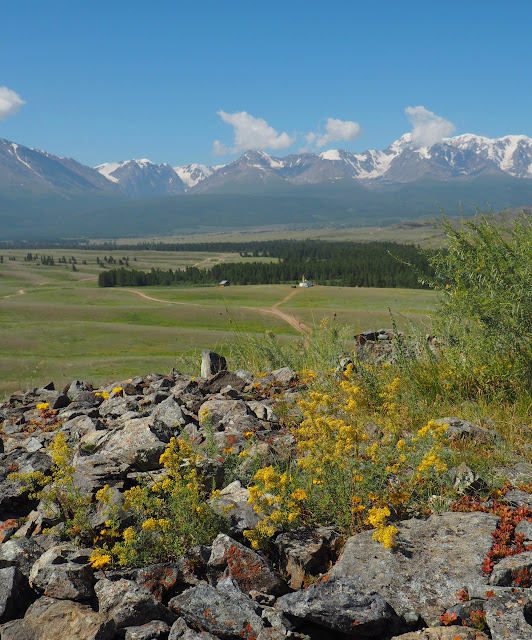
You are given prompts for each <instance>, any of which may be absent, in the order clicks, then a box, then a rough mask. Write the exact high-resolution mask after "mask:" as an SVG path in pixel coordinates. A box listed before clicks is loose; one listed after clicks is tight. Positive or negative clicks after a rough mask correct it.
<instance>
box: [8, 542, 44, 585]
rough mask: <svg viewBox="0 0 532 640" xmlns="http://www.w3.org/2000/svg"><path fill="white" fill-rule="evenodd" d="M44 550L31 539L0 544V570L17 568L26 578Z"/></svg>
mask: <svg viewBox="0 0 532 640" xmlns="http://www.w3.org/2000/svg"><path fill="white" fill-rule="evenodd" d="M44 551H45V550H44V549H43V548H42V547H41V546H40V545H39V544H38V543H37V542H35V540H33V539H31V538H18V537H17V538H11V539H10V540H7V541H6V542H3V543H2V544H0V568H5V567H18V568H19V570H20V572H21V573H22V574H23V575H25V576H26V577H28V576H29V575H30V571H31V568H32V567H33V564H34V563H35V561H36V560H37V559H38V558H40V557H41V556H42V554H43V553H44Z"/></svg>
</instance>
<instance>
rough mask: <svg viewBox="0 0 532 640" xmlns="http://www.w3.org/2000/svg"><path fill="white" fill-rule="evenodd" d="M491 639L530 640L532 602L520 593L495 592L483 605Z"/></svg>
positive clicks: (531, 636) (531, 635)
mask: <svg viewBox="0 0 532 640" xmlns="http://www.w3.org/2000/svg"><path fill="white" fill-rule="evenodd" d="M484 612H485V614H486V622H487V624H488V627H489V630H490V632H491V637H492V640H507V639H508V638H511V640H530V638H532V626H531V624H530V623H529V621H530V620H531V614H532V602H531V601H530V599H529V598H528V597H527V596H525V595H524V594H522V593H505V594H500V595H499V594H495V596H494V597H492V598H488V600H487V601H486V604H485V605H484Z"/></svg>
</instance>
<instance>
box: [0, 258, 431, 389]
mask: <svg viewBox="0 0 532 640" xmlns="http://www.w3.org/2000/svg"><path fill="white" fill-rule="evenodd" d="M0 253H1V254H2V255H3V256H4V260H3V263H0V354H1V355H0V396H5V395H6V394H8V393H10V392H13V391H16V390H19V389H24V388H29V387H32V386H39V385H43V384H46V383H48V382H50V381H51V380H53V381H54V382H55V383H56V385H62V384H66V383H67V382H69V381H71V380H72V379H74V378H82V379H85V380H88V381H92V382H94V383H99V382H105V381H108V380H119V379H123V378H125V377H128V376H131V375H136V374H144V373H147V372H149V371H160V372H166V371H169V370H170V369H171V368H172V367H173V366H177V367H178V368H179V367H181V368H183V369H185V368H186V366H185V365H184V364H183V363H182V362H180V361H179V358H180V357H181V356H183V355H184V356H194V355H196V354H197V353H198V351H200V350H201V349H204V348H209V349H214V350H218V351H221V352H223V353H224V354H225V355H226V356H228V357H229V358H231V354H232V352H233V350H232V344H234V341H235V340H236V339H239V340H241V339H242V336H245V335H255V336H259V335H262V334H263V333H264V332H265V331H267V330H269V331H272V332H273V333H274V334H275V335H277V336H279V338H280V339H281V340H298V339H302V338H301V331H300V330H298V328H299V329H301V325H299V324H298V323H303V324H304V325H307V326H309V327H312V326H313V325H314V324H318V323H319V322H320V321H321V319H322V318H323V317H325V316H331V317H333V316H334V317H335V318H336V321H337V322H338V323H339V324H340V325H346V326H348V327H349V332H350V333H353V334H354V333H356V332H358V331H361V330H364V329H370V328H379V327H381V326H389V325H390V316H389V311H388V309H391V310H392V312H393V314H394V317H395V319H396V322H397V324H398V326H399V327H400V328H407V327H408V324H409V321H410V320H412V321H414V322H415V323H416V324H418V325H421V326H423V325H424V324H425V323H426V322H427V321H428V316H427V312H429V311H430V309H431V307H432V305H433V302H434V294H433V293H432V292H429V291H422V290H406V289H363V288H342V287H313V288H309V289H302V288H297V289H292V288H291V287H290V286H288V285H258V286H238V287H236V286H232V287H227V288H218V287H195V288H192V287H182V288H167V287H151V288H147V287H146V288H144V287H143V288H139V289H136V290H131V289H118V288H116V289H114V288H106V289H102V288H99V287H98V286H97V282H96V279H97V276H98V273H99V272H100V271H101V268H100V267H99V266H98V265H97V261H96V259H97V258H100V259H101V260H103V258H104V254H103V252H101V251H94V250H81V249H78V250H63V249H58V250H49V249H48V250H43V251H39V250H33V251H32V253H34V254H35V253H38V254H39V255H40V254H44V255H52V256H53V257H54V259H55V261H56V265H55V266H44V265H41V264H40V261H38V262H36V261H33V262H25V261H24V257H25V256H26V253H27V251H23V250H7V249H4V250H1V251H0ZM63 255H65V256H66V258H67V260H68V259H69V258H70V257H74V258H75V259H76V263H77V264H76V268H77V271H73V270H72V265H71V264H67V265H60V264H57V261H58V259H59V258H61V257H62V256H63ZM111 255H112V256H113V258H114V259H116V260H117V261H118V260H119V259H120V258H124V257H127V258H129V260H130V266H132V267H135V268H138V269H150V268H152V267H157V268H161V269H170V268H171V269H176V268H179V267H185V266H187V265H196V266H201V267H206V266H208V265H212V264H215V263H217V262H218V263H220V262H221V263H223V262H226V261H235V260H239V259H240V257H239V255H238V254H229V253H219V254H214V253H200V252H186V253H185V252H157V251H139V252H134V251H120V250H117V251H113V252H107V256H108V257H109V256H111ZM10 257H14V258H15V260H10V259H9V258H10ZM135 258H136V260H135ZM258 259H261V258H258ZM248 260H249V258H248ZM84 261H85V262H86V264H83V262H84ZM235 332H236V333H235ZM196 360H197V361H199V358H196ZM233 364H234V366H241V365H242V363H240V362H238V363H237V362H235V363H233ZM187 366H188V367H189V368H190V366H191V365H190V363H187Z"/></svg>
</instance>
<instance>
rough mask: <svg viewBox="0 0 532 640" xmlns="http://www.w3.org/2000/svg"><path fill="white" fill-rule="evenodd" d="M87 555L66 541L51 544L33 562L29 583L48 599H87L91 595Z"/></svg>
mask: <svg viewBox="0 0 532 640" xmlns="http://www.w3.org/2000/svg"><path fill="white" fill-rule="evenodd" d="M89 557H90V550H83V549H77V548H76V547H74V546H73V545H70V544H64V545H59V546H54V547H51V548H50V549H48V551H46V552H45V553H43V555H42V556H41V557H40V558H39V559H38V560H37V561H36V562H35V564H34V565H33V567H32V569H31V572H30V576H29V579H30V584H31V586H32V587H33V588H34V589H36V590H37V591H41V592H44V595H46V596H50V597H51V598H56V599H58V600H78V601H82V602H88V601H89V600H91V599H92V598H93V596H94V590H93V584H94V577H93V570H92V568H91V566H90V563H89Z"/></svg>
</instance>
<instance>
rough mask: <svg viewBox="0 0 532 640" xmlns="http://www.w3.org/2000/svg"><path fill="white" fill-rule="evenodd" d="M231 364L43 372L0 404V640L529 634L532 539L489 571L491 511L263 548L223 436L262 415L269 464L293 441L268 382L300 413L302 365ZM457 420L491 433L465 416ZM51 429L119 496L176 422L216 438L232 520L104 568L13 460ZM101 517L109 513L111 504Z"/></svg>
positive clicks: (231, 441) (155, 462)
mask: <svg viewBox="0 0 532 640" xmlns="http://www.w3.org/2000/svg"><path fill="white" fill-rule="evenodd" d="M219 366H220V363H219V362H218V363H217V362H216V359H215V358H213V359H209V358H207V360H206V361H205V363H204V368H203V370H202V375H203V377H202V378H198V379H194V378H191V377H190V376H188V375H183V374H179V373H177V372H175V371H173V372H172V373H171V374H170V375H167V376H162V375H158V374H150V375H148V376H145V377H137V378H133V379H131V380H127V381H122V382H121V383H119V387H120V389H121V390H120V392H116V391H115V392H114V393H113V389H116V387H117V384H116V383H115V384H113V385H109V386H108V387H103V388H101V389H93V388H92V387H91V386H90V385H89V384H85V383H83V382H80V381H75V382H73V383H72V384H71V385H69V386H68V387H66V388H65V389H63V390H61V391H56V390H54V388H53V385H48V387H47V388H44V389H34V390H32V391H29V392H27V393H23V394H16V395H12V396H11V397H10V398H8V399H7V400H6V401H5V402H4V404H3V405H1V408H0V427H1V428H0V436H1V439H0V540H1V542H0V639H1V640H55V639H59V638H60V639H62V640H107V639H108V640H112V639H114V638H117V639H118V638H120V639H126V640H151V639H156V638H157V639H163V640H164V639H169V640H177V639H178V638H182V639H183V640H196V639H197V640H200V639H201V640H209V639H211V638H225V639H228V640H232V639H237V638H244V639H246V640H270V639H271V640H278V639H281V638H299V639H301V640H329V639H333V638H376V639H382V640H390V639H392V638H395V639H396V640H397V639H399V638H401V639H402V640H414V639H425V640H436V639H438V640H459V639H461V640H473V639H476V640H482V639H484V638H489V637H491V638H493V639H494V640H499V639H503V638H505V639H507V638H510V639H512V640H521V639H522V640H524V639H530V638H532V595H531V589H529V588H528V587H526V586H523V585H528V584H530V579H529V578H530V577H531V576H532V551H525V552H524V553H520V554H518V555H511V556H509V557H507V558H504V559H503V560H501V561H500V562H499V563H498V564H497V565H496V566H495V568H494V570H493V572H492V573H491V575H490V576H488V575H486V574H485V573H484V572H483V570H482V567H483V562H484V561H485V558H486V555H487V553H488V552H489V551H490V549H491V548H492V547H493V544H494V538H493V535H492V533H493V532H494V531H495V529H496V527H497V524H498V520H499V518H498V516H497V515H495V514H493V513H482V512H472V513H458V512H457V513H454V512H453V513H444V514H443V515H432V516H430V517H429V518H427V519H425V520H421V519H412V520H408V521H404V522H401V523H396V524H397V528H398V530H399V534H398V536H397V541H398V545H397V547H396V548H394V549H393V550H387V549H385V548H384V547H383V546H381V545H380V544H378V543H377V542H375V541H374V540H373V538H372V533H371V531H367V532H362V533H359V534H356V535H354V536H352V537H350V538H349V539H348V540H347V541H345V544H343V542H344V541H341V540H340V538H339V535H338V533H337V532H335V531H334V530H333V529H332V528H327V527H321V528H318V529H314V530H302V529H298V530H295V531H290V532H284V533H281V534H279V535H277V537H276V538H274V540H273V544H272V549H273V551H271V552H270V553H269V554H267V555H266V554H263V553H257V552H255V551H253V550H251V549H250V548H249V547H248V546H247V545H246V544H245V540H244V538H243V536H242V533H243V531H244V530H245V529H249V528H253V527H254V526H255V525H256V524H257V522H258V518H259V516H258V515H257V514H256V513H255V512H254V511H253V509H252V507H251V506H250V505H249V504H248V501H247V500H248V497H249V492H248V490H247V489H246V487H245V486H242V484H241V483H240V482H239V481H238V480H235V481H233V482H230V483H229V484H228V483H227V478H225V477H224V476H225V474H226V470H225V469H224V466H223V463H221V462H220V461H219V460H218V458H217V457H216V456H213V455H212V447H214V448H216V447H219V448H222V447H227V446H228V445H230V446H231V447H235V449H236V451H238V450H241V449H244V447H246V445H247V440H246V438H245V436H244V435H243V434H244V433H249V432H250V431H251V432H253V433H254V434H255V438H256V444H255V445H254V446H255V448H256V449H255V451H254V454H255V455H258V456H260V457H261V458H262V459H263V461H264V464H271V463H272V462H274V460H275V459H278V458H279V456H283V455H285V456H286V455H289V451H290V448H291V445H292V444H293V439H292V436H291V434H290V433H289V432H287V431H285V430H284V429H283V428H282V423H281V422H280V420H279V417H278V415H276V406H275V404H274V401H273V400H272V398H271V395H272V391H275V392H276V394H277V395H278V396H280V397H281V398H282V399H283V402H284V404H285V407H287V408H288V411H291V412H293V413H296V412H297V406H296V405H295V398H296V393H297V392H296V390H295V389H294V380H295V374H294V372H292V371H290V370H289V369H286V368H285V369H280V370H278V371H274V372H272V373H270V374H268V375H267V376H263V377H260V378H254V377H253V376H252V374H250V373H249V372H247V371H243V370H240V371H236V372H234V373H230V372H228V371H225V370H221V371H218V372H216V373H214V375H211V374H212V373H213V372H214V371H216V369H217V368H219ZM42 403H47V404H48V405H49V408H50V410H51V411H52V410H53V411H55V415H54V417H53V419H52V423H53V424H43V421H42V412H41V411H40V410H39V409H38V408H37V405H42ZM205 409H208V412H206V411H205ZM206 415H209V425H208V428H207V424H206V422H205V418H204V416H206ZM435 417H437V416H435ZM452 428H453V429H455V430H458V431H460V429H461V430H469V431H468V434H469V435H470V436H471V435H473V436H474V437H479V439H480V438H481V437H489V433H488V432H487V430H484V431H482V429H483V428H482V427H480V426H477V425H471V423H465V422H464V421H460V420H455V421H454V422H453V425H452ZM48 429H49V430H48ZM54 429H59V430H61V432H63V433H64V434H65V436H66V438H67V439H68V441H69V442H70V443H71V444H73V445H74V446H75V455H74V459H73V465H74V467H75V483H76V485H77V486H78V487H79V488H80V489H82V490H83V492H85V493H86V494H89V495H92V496H94V495H95V494H96V492H97V491H98V490H99V489H101V488H103V487H104V486H105V485H109V486H110V487H112V488H114V489H117V490H118V492H117V495H118V496H120V494H121V492H123V491H125V490H126V489H128V488H130V487H132V486H134V485H135V484H136V483H138V482H139V481H141V480H142V479H143V478H147V477H148V478H149V477H151V475H152V474H154V473H156V472H157V471H158V470H159V469H160V468H161V465H160V462H159V458H160V455H161V454H162V453H163V451H164V449H165V447H166V445H167V443H168V442H169V441H170V438H172V437H174V436H178V435H180V434H186V437H187V438H188V439H189V440H190V441H191V442H193V443H195V444H197V445H198V447H199V448H200V450H201V449H203V450H204V451H205V455H204V457H203V460H202V462H201V465H202V472H203V475H204V477H205V478H207V481H208V482H211V483H213V484H214V485H216V486H218V487H220V488H221V494H220V498H219V499H218V500H217V502H216V505H215V508H216V509H219V510H220V511H221V512H222V513H225V514H227V515H228V519H229V523H228V530H227V533H224V534H220V535H218V537H216V539H215V540H214V541H213V543H212V544H211V545H209V546H206V545H205V546H201V547H195V548H192V549H190V550H189V551H188V553H187V554H185V556H184V557H183V558H181V559H180V560H178V561H172V562H168V563H161V564H157V565H151V566H146V567H140V568H133V569H131V568H130V569H120V570H112V571H111V570H108V571H102V570H95V569H94V568H93V567H92V566H91V563H90V561H89V557H90V555H91V551H92V549H86V548H79V547H76V546H75V545H73V544H72V543H68V542H65V541H64V539H63V538H62V537H61V524H59V520H58V519H57V518H56V519H54V517H53V514H50V513H49V510H48V509H46V508H45V506H44V505H43V504H42V503H40V502H39V501H38V500H35V499H30V498H29V497H28V495H27V494H26V493H22V494H21V493H20V488H21V483H20V481H17V480H16V479H12V478H9V477H8V476H9V474H10V473H12V472H14V471H15V472H18V473H28V472H31V471H40V472H42V473H44V474H49V473H50V470H51V468H52V460H51V457H50V451H49V449H48V446H49V444H50V442H51V441H52V440H53V438H54V436H55V431H54ZM249 464H250V457H248V458H243V459H242V462H241V463H240V465H241V469H240V470H239V471H240V476H241V477H245V475H246V470H247V469H246V465H249ZM506 472H507V476H508V477H510V478H511V479H513V481H514V483H515V484H516V485H517V484H519V482H530V479H531V478H532V465H528V464H520V465H516V467H515V468H513V469H508V470H506ZM505 499H506V501H507V503H508V504H509V506H511V507H512V508H514V509H517V508H519V507H528V508H530V507H532V495H530V494H528V493H525V492H523V491H517V490H515V491H511V492H510V493H507V494H506V496H505ZM91 518H92V521H91V524H92V525H93V526H94V527H99V526H102V525H103V523H104V522H105V519H106V516H105V513H98V512H95V514H93V515H92V516H91ZM124 518H127V512H124ZM45 530H46V531H45ZM519 532H520V533H521V534H522V538H523V540H525V545H526V543H527V542H528V544H532V518H530V519H528V518H526V517H525V518H523V519H522V521H521V522H520V524H519ZM516 576H521V580H520V581H519V580H517V581H516ZM464 594H467V595H466V596H465V595H464ZM471 614H474V615H473V616H471ZM475 616H476V617H475ZM472 619H473V620H480V621H482V620H484V619H485V629H484V632H481V631H479V630H478V626H482V624H479V625H477V628H476V629H475V628H472V627H468V626H461V622H462V621H468V622H470V621H471V620H472ZM443 621H446V622H450V623H451V624H450V626H442V623H443Z"/></svg>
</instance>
